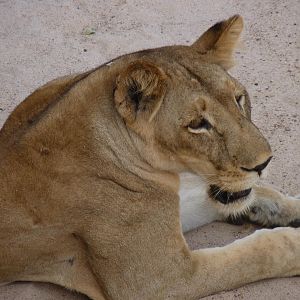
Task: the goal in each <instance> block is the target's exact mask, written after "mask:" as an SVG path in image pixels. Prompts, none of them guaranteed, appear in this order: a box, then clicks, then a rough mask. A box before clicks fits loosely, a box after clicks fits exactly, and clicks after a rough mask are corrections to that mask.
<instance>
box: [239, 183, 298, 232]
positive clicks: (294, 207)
mask: <svg viewBox="0 0 300 300" xmlns="http://www.w3.org/2000/svg"><path fill="white" fill-rule="evenodd" d="M254 192H255V201H254V202H253V203H252V205H251V207H250V209H249V211H248V212H247V213H246V214H244V215H243V216H242V219H245V220H247V221H250V222H252V223H255V224H259V225H262V226H265V227H279V226H292V227H300V200H299V199H296V198H294V197H288V196H285V195H283V194H281V193H279V192H278V191H275V190H274V189H271V188H268V187H259V186H255V187H254Z"/></svg>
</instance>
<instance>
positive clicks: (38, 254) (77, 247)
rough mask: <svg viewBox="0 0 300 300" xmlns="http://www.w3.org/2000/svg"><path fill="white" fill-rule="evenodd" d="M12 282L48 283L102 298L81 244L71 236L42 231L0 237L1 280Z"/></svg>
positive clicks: (95, 297) (98, 299) (97, 298)
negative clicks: (0, 239) (6, 238)
mask: <svg viewBox="0 0 300 300" xmlns="http://www.w3.org/2000/svg"><path fill="white" fill-rule="evenodd" d="M2 242H3V243H2ZM12 248H13V249H15V251H12ZM13 281H39V282H51V283H54V284H57V285H60V286H63V287H65V288H67V289H70V290H73V291H77V292H80V293H82V294H85V295H87V296H88V297H90V298H91V299H95V300H104V299H105V298H104V296H103V294H102V292H101V288H100V287H99V285H98V283H97V281H96V280H95V278H94V275H93V273H92V271H91V269H90V267H89V264H88V262H87V259H86V257H85V249H84V246H83V245H82V243H81V242H80V241H79V240H77V239H76V238H75V237H74V236H72V235H65V234H63V235H56V234H54V235H52V234H51V235H49V234H47V232H44V231H43V232H41V233H39V234H35V233H24V234H23V235H22V237H20V236H18V237H15V238H14V237H11V238H9V241H8V240H2V241H1V250H0V282H2V283H3V284H5V283H8V282H13Z"/></svg>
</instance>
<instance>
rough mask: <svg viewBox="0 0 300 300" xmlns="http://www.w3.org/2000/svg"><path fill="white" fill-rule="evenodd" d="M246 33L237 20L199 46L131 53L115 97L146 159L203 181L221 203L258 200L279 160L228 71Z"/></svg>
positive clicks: (210, 32)
mask: <svg viewBox="0 0 300 300" xmlns="http://www.w3.org/2000/svg"><path fill="white" fill-rule="evenodd" d="M242 29H243V20H242V18H241V17H240V16H233V17H231V18H230V19H228V20H226V21H223V22H220V23H217V24H215V25H214V26H213V27H211V28H210V29H208V30H207V31H206V32H205V33H204V34H203V35H202V36H201V37H200V38H199V39H198V40H197V41H196V42H195V43H193V44H192V45H191V46H170V47H163V48H159V49H151V50H146V51H141V52H138V53H135V54H131V55H129V56H127V57H126V66H125V67H124V68H123V69H122V71H121V72H120V73H119V75H118V77H117V82H116V88H115V92H114V99H115V105H116V108H117V110H118V112H119V114H120V115H121V117H122V118H123V119H124V121H125V124H126V126H127V127H128V128H129V129H130V130H131V131H133V132H134V133H135V134H136V136H137V137H139V138H140V140H141V141H143V142H142V143H141V142H139V145H141V144H143V145H144V146H143V147H142V148H141V152H142V153H143V155H144V157H146V159H147V160H148V161H149V162H150V163H151V164H152V165H153V166H155V168H158V169H162V170H168V171H175V172H182V171H190V172H193V173H195V174H198V175H200V176H202V177H203V178H204V179H205V180H206V182H207V185H208V188H209V194H210V197H211V199H212V200H213V201H215V202H216V203H218V205H221V206H230V205H237V204H236V203H239V205H241V206H243V204H241V203H246V202H249V201H251V199H252V198H253V196H252V189H251V187H252V186H253V185H254V183H255V182H256V181H257V180H258V179H259V177H260V175H261V173H262V171H263V169H264V168H265V167H266V166H267V164H268V163H269V161H270V159H271V150H270V146H269V144H268V142H267V141H266V139H265V138H264V137H263V135H262V134H261V133H260V131H259V130H258V129H257V127H256V126H255V125H254V124H253V123H252V121H251V105H250V99H249V95H248V93H247V91H246V89H245V87H244V86H243V85H242V84H241V83H239V82H238V81H237V80H236V79H235V78H233V77H232V76H231V75H230V74H229V73H228V72H227V71H228V69H229V68H230V67H231V66H232V65H233V59H232V56H233V52H234V49H235V47H236V44H237V41H238V38H239V36H240V33H241V31H242Z"/></svg>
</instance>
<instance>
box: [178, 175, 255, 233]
mask: <svg viewBox="0 0 300 300" xmlns="http://www.w3.org/2000/svg"><path fill="white" fill-rule="evenodd" d="M207 190H208V186H207V185H206V183H205V182H204V180H203V179H201V177H199V176H197V175H194V174H191V173H181V174H180V188H179V196H180V219H181V227H182V231H183V232H187V231H189V230H192V229H194V228H197V227H199V226H202V225H205V224H209V223H211V222H213V221H220V220H224V219H226V218H227V217H228V216H229V215H235V216H236V215H238V214H240V213H242V212H246V211H247V210H248V209H249V206H250V205H251V203H252V202H253V201H254V198H255V197H254V193H253V192H252V193H251V194H250V196H249V197H248V199H246V200H241V201H236V202H233V203H229V204H226V205H225V204H222V203H219V202H217V201H213V200H211V199H209V197H208V194H207Z"/></svg>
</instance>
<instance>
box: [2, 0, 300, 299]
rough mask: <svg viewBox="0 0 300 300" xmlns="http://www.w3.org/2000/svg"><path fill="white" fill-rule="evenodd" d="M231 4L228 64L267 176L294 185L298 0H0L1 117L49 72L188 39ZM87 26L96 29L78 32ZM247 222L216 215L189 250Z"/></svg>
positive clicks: (44, 291)
mask: <svg viewBox="0 0 300 300" xmlns="http://www.w3.org/2000/svg"><path fill="white" fill-rule="evenodd" d="M235 13H239V14H241V15H242V16H244V18H245V23H246V28H245V32H244V35H243V37H244V47H243V49H241V50H240V51H239V53H238V55H237V58H238V64H237V66H236V67H235V68H234V69H233V70H232V73H233V74H234V75H235V76H236V77H237V78H238V79H239V80H240V81H241V82H242V83H244V85H245V86H246V87H247V88H248V91H249V93H250V95H251V96H252V102H253V119H254V120H255V122H256V124H257V125H258V127H259V128H260V129H261V130H262V131H263V132H264V134H265V135H266V136H267V137H268V139H269V141H270V143H271V145H272V148H273V150H274V159H273V160H272V164H271V166H270V172H269V176H268V179H267V180H266V182H268V183H270V184H273V185H275V186H277V187H278V188H279V189H280V190H281V191H283V192H285V193H290V194H295V193H299V191H300V179H299V175H300V150H299V149H300V97H299V94H300V89H299V83H300V74H299V68H300V62H299V59H300V41H299V39H300V37H299V25H300V17H299V16H300V2H299V1H297V0H282V1H278V0H265V1H253V0H252V1H251V0H243V1H238V0H235V1H234V0H232V1H229V0H219V1H203V0H202V1H199V0H195V1H184V0H181V1H179V0H176V1H174V0H173V1H171V0H169V1H157V0H152V1H133V0H132V1H126V0H114V1H104V0H103V1H96V0H90V1H83V0H82V1H81V0H65V1H59V0H57V1H54V0H52V1H51V0H48V1H47V0H42V1H38V0H27V1H26V0H15V1H13V0H4V1H3V0H0V82H1V89H0V126H1V125H2V124H3V122H4V120H5V119H6V118H7V116H8V114H9V113H10V112H11V111H12V110H13V108H14V107H15V106H16V105H17V104H18V103H20V102H21V101H22V100H23V99H24V97H25V96H26V95H28V94H30V93H31V92H32V91H33V90H34V89H35V88H37V87H38V86H40V85H41V84H43V83H45V82H47V81H48V80H50V79H53V78H55V77H58V76H61V75H65V74H70V73H73V72H81V71H84V70H88V69H90V68H93V67H95V66H97V65H99V64H101V63H104V62H105V61H107V60H109V59H111V58H114V57H115V56H118V55H120V54H124V53H128V52H132V51H135V50H139V49H145V48H153V47H157V46H162V45H169V44H188V43H191V42H192V41H194V40H195V39H196V38H197V37H198V36H199V35H200V34H201V33H202V32H203V31H204V30H206V29H207V27H208V26H210V25H213V23H215V22H216V21H218V20H221V19H224V18H227V17H229V16H231V15H233V14H235ZM85 27H93V28H95V30H96V33H95V34H94V35H91V36H84V35H82V30H83V29H84V28H85ZM253 230H254V229H253V227H251V226H242V227H241V226H232V225H228V224H218V223H214V224H210V225H207V226H204V227H202V228H201V229H198V230H195V231H193V232H190V233H188V234H186V238H187V241H188V243H189V244H190V246H191V247H192V248H193V249H195V248H199V247H213V246H221V245H225V244H227V243H229V242H231V241H233V240H235V239H237V238H241V237H243V236H245V235H248V234H250V233H251V232H252V231H253ZM245 260H247V257H245ZM0 299H1V300H2V299H3V300H4V299H5V300H13V299H14V300H38V299H39V300H40V299H41V300H43V299H44V300H46V299H47V300H50V299H51V300H54V299H57V300H59V299H65V300H67V299H68V300H69V299H70V300H71V299H73V300H75V299H77V300H79V299H86V298H85V297H84V296H80V295H78V294H72V293H70V292H68V291H67V290H64V289H62V288H60V287H56V286H54V285H51V284H45V283H43V284H41V283H40V284H39V283H17V284H12V285H8V286H4V287H1V288H0ZM205 299H207V300H208V299H210V300H212V299H249V300H250V299H261V300H262V299H278V300H279V299H280V300H285V299H300V278H299V277H298V278H287V279H274V280H265V281H262V282H259V283H254V284H250V285H247V286H245V287H242V288H240V289H237V290H234V291H230V292H223V293H221V294H218V295H214V296H210V297H207V298H205ZM141 300H142V299H141Z"/></svg>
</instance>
